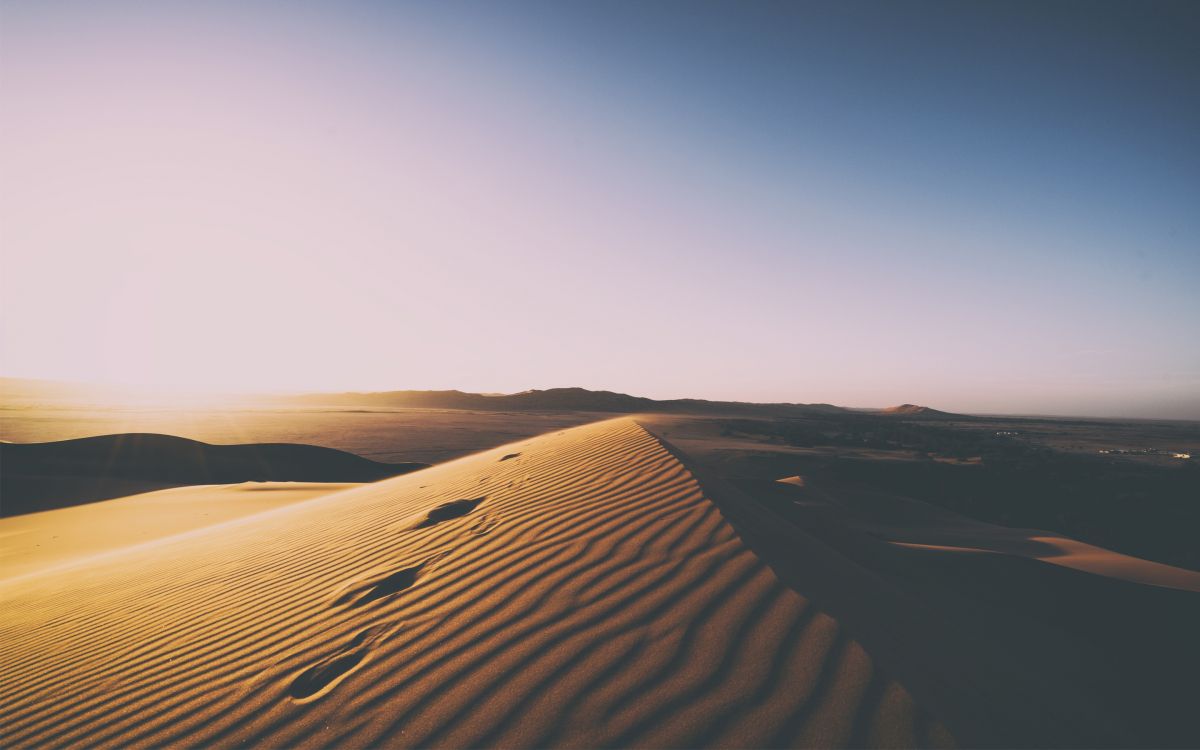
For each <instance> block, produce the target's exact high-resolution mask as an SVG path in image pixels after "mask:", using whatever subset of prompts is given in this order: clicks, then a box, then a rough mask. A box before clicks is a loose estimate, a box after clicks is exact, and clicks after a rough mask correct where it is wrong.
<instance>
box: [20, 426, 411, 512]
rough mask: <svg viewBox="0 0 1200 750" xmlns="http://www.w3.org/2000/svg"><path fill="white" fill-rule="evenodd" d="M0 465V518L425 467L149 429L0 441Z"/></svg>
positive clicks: (360, 478)
mask: <svg viewBox="0 0 1200 750" xmlns="http://www.w3.org/2000/svg"><path fill="white" fill-rule="evenodd" d="M0 465H3V474H2V475H0V517H6V516H15V515H21V514H24V513H34V512H37V511H42V510H51V509H53V508H60V507H66V506H70V505H79V504H82V503H85V502H93V501H96V500H104V499H109V498H113V497H119V496H122V495H128V494H135V493H137V492H145V491H149V490H152V489H163V488H166V487H179V486H184V485H197V484H234V483H238V482H375V481H378V480H380V479H386V478H387V477H392V476H396V475H399V474H407V473H408V472H411V471H416V470H418V469H423V468H425V467H427V466H428V464H424V463H396V464H388V463H381V462H379V461H372V460H370V459H367V458H363V457H362V456H357V455H355V454H353V453H347V452H345V451H340V450H335V449H333V448H324V447H321V446H316V445H302V444H298V443H246V444H241V445H211V444H209V443H203V442H200V441H198V440H190V439H188V438H182V437H176V436H174V435H160V434H155V433H125V434H119V435H100V436H97V437H86V438H78V439H75V440H60V441H56V442H50V443H2V444H0ZM64 489H65V490H66V491H64Z"/></svg>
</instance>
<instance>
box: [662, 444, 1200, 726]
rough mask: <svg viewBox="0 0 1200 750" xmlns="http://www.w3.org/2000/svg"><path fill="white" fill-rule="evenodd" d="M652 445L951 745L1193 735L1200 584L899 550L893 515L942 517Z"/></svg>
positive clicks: (1013, 559) (926, 519) (918, 521)
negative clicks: (747, 472)
mask: <svg viewBox="0 0 1200 750" xmlns="http://www.w3.org/2000/svg"><path fill="white" fill-rule="evenodd" d="M664 445H665V446H666V447H667V448H668V449H669V450H671V451H672V452H673V453H674V454H675V455H676V457H677V458H679V459H680V461H681V462H682V463H684V465H686V466H687V467H688V469H689V471H691V472H692V473H693V474H694V475H696V476H697V477H698V478H699V479H700V481H701V482H702V483H703V484H704V487H705V491H706V493H707V495H708V496H709V497H710V498H712V499H713V501H714V502H716V503H717V505H718V506H719V507H720V508H721V511H722V513H723V514H724V515H725V516H726V518H728V519H729V520H730V522H731V523H732V525H733V526H734V528H736V529H737V530H738V532H739V535H740V536H741V537H742V539H743V540H745V541H746V543H747V544H748V545H749V546H750V547H751V548H752V549H754V550H755V552H756V553H757V554H759V555H760V556H761V557H762V558H763V559H764V560H766V561H768V562H769V563H770V565H771V567H772V569H773V570H774V571H775V573H776V574H777V575H778V576H779V577H780V579H781V580H782V581H784V582H786V583H787V584H788V585H789V586H791V587H792V588H793V589H794V590H795V591H797V592H798V593H799V594H801V595H802V596H804V597H806V598H808V599H810V600H811V601H813V603H814V604H816V605H817V606H820V607H821V608H822V609H824V610H825V611H827V612H829V613H830V614H831V615H832V616H834V617H836V618H837V619H838V620H839V621H840V622H842V623H843V624H844V625H845V627H846V628H847V629H848V630H849V631H850V632H852V633H853V634H854V636H855V637H856V638H859V639H860V640H861V642H862V643H863V644H864V646H865V647H866V648H867V649H868V650H869V651H870V653H871V654H872V656H873V657H875V658H876V659H877V661H878V662H879V663H880V664H881V665H882V666H883V667H884V668H886V669H888V670H889V671H890V672H891V673H892V674H894V675H896V677H897V679H899V680H901V681H902V682H903V683H904V684H905V686H906V687H907V688H908V689H910V690H911V691H912V694H913V695H914V697H915V698H916V699H917V700H918V701H920V702H921V703H922V704H923V705H925V706H927V707H928V708H929V709H930V710H931V711H934V712H935V713H936V714H937V715H938V716H939V717H940V718H941V719H942V720H943V721H944V722H945V723H946V725H947V727H948V728H949V729H950V731H952V732H953V733H954V735H955V737H956V738H957V739H958V740H959V741H960V742H961V743H962V744H963V745H965V746H968V747H1195V746H1196V744H1197V740H1200V731H1197V729H1196V728H1195V724H1194V721H1193V711H1192V710H1191V707H1190V703H1191V702H1192V696H1194V694H1195V690H1194V677H1195V674H1196V672H1197V670H1198V669H1200V652H1198V651H1197V649H1196V647H1195V633H1197V632H1200V595H1197V594H1196V593H1194V592H1192V591H1182V590H1176V589H1172V588H1166V587H1163V586H1148V585H1141V584H1138V583H1133V582H1130V581H1127V580H1118V579H1114V578H1110V577H1106V576H1101V575H1093V574H1090V573H1086V572H1081V571H1077V570H1071V569H1067V568H1064V567H1062V566H1058V565H1051V564H1049V563H1046V562H1042V561H1039V560H1036V559H1030V558H1027V557H1019V556H1012V555H1000V554H976V555H964V554H961V553H954V552H940V551H937V550H931V549H912V548H905V547H901V546H898V545H895V544H892V543H890V542H889V540H888V538H887V536H888V535H887V532H886V530H887V526H888V525H898V524H902V523H904V522H905V521H904V519H903V518H901V516H907V519H908V522H910V523H911V524H913V528H920V527H921V526H922V525H928V524H930V523H932V522H933V519H938V521H939V522H945V519H947V518H951V517H952V516H953V514H950V513H948V512H947V511H944V510H941V509H938V508H932V507H928V506H924V504H922V503H919V502H917V501H911V500H909V501H906V502H907V505H906V506H905V507H904V508H897V507H895V506H893V505H889V506H888V507H887V508H885V509H884V511H886V513H887V514H890V515H888V522H887V524H886V525H885V524H881V523H879V518H878V517H876V514H872V513H865V512H857V511H858V509H855V508H853V507H852V505H851V504H850V503H847V502H845V501H844V500H838V499H837V498H831V499H830V502H829V503H828V504H826V503H823V502H821V501H820V500H819V499H818V498H816V497H814V496H813V495H812V494H811V493H806V492H805V489H804V487H802V486H798V485H796V484H795V483H781V482H770V481H761V480H753V479H747V478H737V479H729V478H727V477H725V476H723V475H722V474H721V473H719V472H717V471H715V470H714V468H713V467H712V466H711V465H710V464H709V463H708V462H707V461H706V460H705V459H703V458H699V459H698V458H696V457H694V456H693V455H690V454H688V453H686V452H683V451H681V450H680V449H678V448H676V447H674V446H672V445H670V444H669V443H664ZM963 520H964V521H965V519H963ZM967 523H971V522H967ZM972 527H973V528H976V527H978V528H983V527H986V525H985V524H973V526H972ZM998 531H999V532H1001V533H1003V532H1004V531H1005V530H1002V529H1001V530H998Z"/></svg>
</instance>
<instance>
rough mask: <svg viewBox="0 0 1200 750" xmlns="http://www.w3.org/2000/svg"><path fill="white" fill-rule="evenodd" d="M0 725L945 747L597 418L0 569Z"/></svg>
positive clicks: (845, 643) (685, 485)
mask: <svg viewBox="0 0 1200 750" xmlns="http://www.w3.org/2000/svg"><path fill="white" fill-rule="evenodd" d="M0 598H2V599H3V608H4V614H3V617H2V618H0V694H2V695H3V698H4V700H3V707H2V708H0V745H2V746H4V747H13V748H45V747H64V746H67V747H112V748H129V747H162V746H182V747H196V746H203V747H236V746H242V745H253V746H261V747H335V746H337V747H367V746H380V745H386V746H388V747H479V746H497V747H546V746H559V747H580V746H642V747H696V746H743V747H776V746H796V745H799V746H821V747H829V746H844V745H873V746H912V745H914V744H917V745H925V746H929V745H952V744H954V740H953V738H952V736H951V733H950V732H949V731H947V729H945V728H944V727H943V725H942V724H941V723H939V722H938V721H937V720H936V719H935V718H933V717H932V716H931V715H929V714H928V713H927V712H926V710H925V709H924V708H923V707H922V705H921V704H920V703H919V702H918V701H917V700H915V699H914V698H913V695H912V694H910V692H909V690H907V689H906V688H905V687H904V686H902V685H901V684H900V683H898V682H896V681H895V680H893V679H891V678H890V677H889V675H888V674H885V673H883V671H882V670H881V669H880V668H879V665H878V664H877V662H876V660H875V659H873V657H872V655H871V654H870V653H868V651H867V649H865V648H864V647H863V645H861V643H860V641H858V640H856V639H855V638H854V637H851V636H850V635H849V634H848V633H847V630H846V628H845V627H844V626H843V624H842V623H840V622H839V621H838V620H837V619H834V618H833V617H831V616H830V615H829V614H826V613H825V612H822V611H819V610H818V609H817V608H816V607H815V606H814V605H813V604H812V602H810V601H809V600H807V599H806V598H804V597H803V596H801V595H800V594H798V593H796V590H795V589H794V588H793V587H789V586H788V585H785V583H784V582H782V581H781V580H780V578H778V577H777V576H776V574H775V572H773V569H772V568H771V567H769V566H768V564H767V562H765V561H764V559H763V558H762V557H760V556H759V555H758V554H756V553H755V552H754V551H752V550H751V549H750V548H749V547H748V546H747V544H746V543H745V542H744V541H743V539H742V537H741V536H739V533H738V532H735V530H734V528H733V527H732V526H731V525H730V524H729V523H728V522H727V521H726V520H725V517H724V516H723V515H722V512H721V511H720V510H719V509H718V507H717V505H715V504H714V503H713V502H712V501H710V499H709V498H708V497H707V496H706V491H705V489H703V488H702V486H701V485H700V484H699V482H698V481H697V479H696V477H695V476H694V475H693V473H692V472H691V471H689V469H688V468H685V465H684V463H683V462H681V461H680V460H679V459H678V458H677V457H676V456H675V455H673V453H672V452H671V451H670V450H668V448H667V447H665V446H664V445H663V444H662V443H660V442H659V441H658V439H656V438H655V437H654V436H652V435H651V434H650V433H648V432H646V430H644V429H643V428H642V427H641V426H639V425H638V423H637V422H635V421H634V420H633V419H630V418H619V419H615V420H610V421H605V422H599V423H596V424H592V425H586V426H583V427H577V428H573V429H570V430H566V431H563V432H559V433H555V434H551V435H547V436H543V437H539V438H533V439H529V440H526V441H523V442H520V443H514V444H510V445H507V446H502V447H500V448H497V449H495V450H491V451H488V452H485V453H481V454H477V455H473V456H468V457H466V458H462V459H459V460H456V461H452V462H450V463H446V464H441V465H438V466H435V467H433V468H430V469H426V470H424V471H419V472H416V473H414V474H410V475H406V476H401V477H396V478H394V479H389V480H385V481H382V482H379V483H376V484H372V485H366V486H363V487H359V488H356V489H349V490H345V491H342V492H337V493H335V494H332V495H328V496H325V497H322V498H318V499H315V500H311V501H308V502H301V503H297V504H292V505H288V506H286V507H282V508H277V509H275V510H270V511H267V512H263V513H259V514H257V515H254V516H250V517H247V518H241V519H236V520H231V521H228V522H225V523H221V524H218V525H215V526H210V527H208V528H204V529H200V530H197V531H192V532H190V533H187V534H183V535H179V536H174V537H168V538H165V539H161V540H159V541H157V542H153V543H149V544H140V545H137V546H132V547H129V548H127V549H125V550H123V551H117V552H110V553H108V554H105V555H103V556H101V557H94V558H89V559H88V560H84V561H80V562H78V563H75V564H65V565H59V566H58V567H56V568H53V569H50V570H46V571H45V572H42V573H35V574H31V575H25V576H23V577H21V578H17V579H12V580H9V581H7V582H3V583H0Z"/></svg>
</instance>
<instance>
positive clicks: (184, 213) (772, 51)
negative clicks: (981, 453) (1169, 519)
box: [0, 0, 1200, 418]
mask: <svg viewBox="0 0 1200 750" xmlns="http://www.w3.org/2000/svg"><path fill="white" fill-rule="evenodd" d="M0 14H2V15H0V64H2V67H0V70H2V73H0V107H2V131H0V168H2V172H0V174H2V176H0V233H2V234H0V240H2V245H0V247H2V253H3V257H2V258H0V261H2V265H0V313H2V315H0V374H3V375H12V376H22V377H43V378H59V379H72V380H95V381H103V382H118V383H139V384H140V383H145V384H150V385H171V386H198V387H219V388H233V389H258V390H262V389H268V390H283V389H288V390H296V389H313V390H330V389H332V390H342V389H357V390H366V389H396V388H462V389H464V390H479V391H515V390H522V389H525V388H544V387H553V386H565V385H579V386H585V387H590V388H607V389H612V390H619V391H626V392H631V393H636V394H640V395H647V396H653V397H676V396H697V397H708V398H728V399H742V400H757V401H777V400H783V401H799V402H817V401H820V402H832V403H837V404H846V405H856V406H883V405H888V404H894V403H900V402H915V403H926V404H930V405H933V406H937V407H939V408H944V409H953V410H961V411H975V412H1010V413H1053V414H1071V413H1075V414H1093V415H1128V416H1156V417H1179V418H1198V417H1200V344H1198V342H1200V334H1198V333H1197V325H1198V323H1200V45H1197V44H1196V39H1198V38H1200V3H1194V2H1185V3H1178V4H1166V3H1157V4H1156V3H1121V4H1114V5H1106V4H1103V3H1098V2H1083V3H1047V2H1036V3H1029V4H1025V5H1022V4H1019V3H1015V2H998V3H992V4H989V3H982V2H979V3H976V2H971V3H917V2H905V3H892V2H886V3H854V2H850V3H845V2H839V3H801V2H794V3H732V2H730V3H724V4H709V3H699V2H693V3H667V2H636V3H635V2H628V3H616V2H596V3H586V4H585V3H503V4H502V3H483V2H480V3H449V4H398V3H396V4H393V3H354V2H328V3H319V2H287V3H283V2H280V3H255V2H236V3H223V2H203V3H202V2H196V3H171V2H141V3H120V2H117V3H106V2H98V1H96V0H87V1H86V2H55V1H54V0H37V1H36V2H28V3H16V2H5V3H3V5H2V11H0Z"/></svg>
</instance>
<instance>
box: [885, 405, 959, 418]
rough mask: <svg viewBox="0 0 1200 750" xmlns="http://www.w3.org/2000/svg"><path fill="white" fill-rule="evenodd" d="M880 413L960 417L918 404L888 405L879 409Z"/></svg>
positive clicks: (924, 416)
mask: <svg viewBox="0 0 1200 750" xmlns="http://www.w3.org/2000/svg"><path fill="white" fill-rule="evenodd" d="M879 413H880V414H892V415H896V416H902V417H916V418H921V419H962V418H963V415H961V414H951V413H950V412H946V411H940V410H938V409H934V408H932V407H929V406H919V405H917V404H900V405H899V406H889V407H887V408H886V409H881V410H880V411H879Z"/></svg>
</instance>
